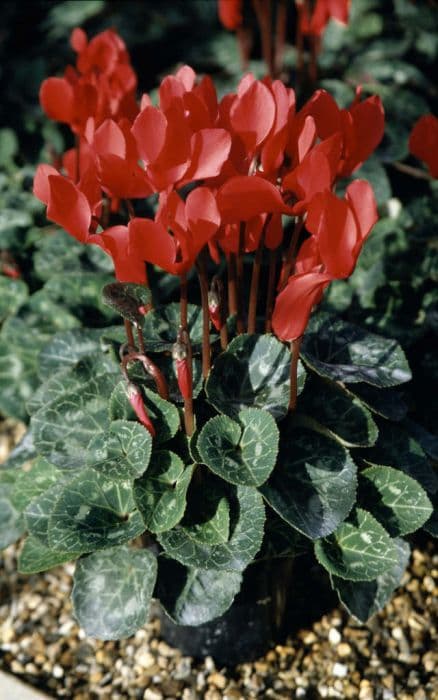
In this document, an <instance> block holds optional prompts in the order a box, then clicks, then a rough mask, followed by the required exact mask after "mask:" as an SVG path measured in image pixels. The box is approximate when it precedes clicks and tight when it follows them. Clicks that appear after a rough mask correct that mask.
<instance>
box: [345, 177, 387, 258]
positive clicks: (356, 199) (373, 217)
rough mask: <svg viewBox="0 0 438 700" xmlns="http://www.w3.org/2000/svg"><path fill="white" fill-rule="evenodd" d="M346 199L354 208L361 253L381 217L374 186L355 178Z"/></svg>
mask: <svg viewBox="0 0 438 700" xmlns="http://www.w3.org/2000/svg"><path fill="white" fill-rule="evenodd" d="M346 199H347V202H348V203H349V204H350V206H351V209H352V210H353V214H354V216H355V219H356V223H357V226H358V232H359V238H358V243H359V247H358V250H357V255H359V251H360V248H361V247H362V243H363V242H364V240H365V238H366V237H367V236H368V234H369V233H370V231H371V229H372V228H373V226H374V224H375V223H376V222H377V221H378V219H379V215H378V213H377V204H376V200H375V197H374V192H373V188H372V187H371V185H370V183H369V182H367V181H366V180H354V182H352V183H351V184H350V185H348V187H347V191H346Z"/></svg>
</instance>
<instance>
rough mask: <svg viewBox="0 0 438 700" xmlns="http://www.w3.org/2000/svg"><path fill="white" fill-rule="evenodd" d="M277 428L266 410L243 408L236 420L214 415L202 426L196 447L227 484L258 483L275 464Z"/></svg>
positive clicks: (205, 461)
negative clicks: (237, 420)
mask: <svg viewBox="0 0 438 700" xmlns="http://www.w3.org/2000/svg"><path fill="white" fill-rule="evenodd" d="M278 436H279V432H278V428H277V425H276V423H275V420H274V419H273V418H272V416H271V414H270V413H268V412H267V411H263V410H261V409H259V408H244V409H242V410H241V411H240V412H239V422H236V421H234V420H232V419H231V418H228V417H227V416H215V417H214V418H211V419H210V420H209V421H208V423H206V424H205V425H204V427H203V428H202V430H201V432H200V434H199V438H198V441H197V443H196V447H197V450H198V452H199V455H200V457H201V459H202V461H203V463H204V464H206V465H207V466H208V467H209V468H210V469H211V470H212V471H213V472H214V473H215V474H217V475H218V476H220V477H222V479H225V480H226V481H229V482H230V483H231V484H237V485H239V484H243V485H245V486H260V485H261V484H263V482H265V481H266V479H267V478H268V476H269V474H270V473H271V471H272V469H273V468H274V465H275V460H276V458H277V452H278Z"/></svg>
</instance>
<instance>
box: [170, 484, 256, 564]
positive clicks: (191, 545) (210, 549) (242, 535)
mask: <svg viewBox="0 0 438 700" xmlns="http://www.w3.org/2000/svg"><path fill="white" fill-rule="evenodd" d="M230 495H231V496H233V498H231V497H230V506H231V507H232V520H233V528H232V533H231V536H230V538H229V540H228V541H227V542H226V543H224V544H216V545H213V546H208V545H206V544H202V543H200V542H199V541H198V540H196V539H195V538H194V537H193V536H192V535H191V534H190V533H189V532H188V530H187V529H186V528H184V527H183V526H182V525H177V526H176V527H175V528H174V529H173V530H169V531H168V532H164V533H161V534H160V535H159V536H158V540H159V542H160V544H161V545H162V547H163V548H164V550H165V552H166V553H167V554H168V555H169V557H171V558H172V559H176V560H177V561H179V562H181V563H182V564H185V565H186V566H190V567H194V568H199V569H226V570H230V571H243V569H245V567H246V566H247V565H248V564H249V562H250V561H252V559H253V558H254V557H255V555H256V554H257V552H258V550H259V549H260V545H261V543H262V539H263V526H264V522H265V511H264V507H263V500H262V497H261V496H260V494H259V493H258V492H257V491H256V489H254V488H252V487H251V486H238V487H236V489H235V492H234V493H232V492H230Z"/></svg>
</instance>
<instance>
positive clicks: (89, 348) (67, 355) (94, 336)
mask: <svg viewBox="0 0 438 700" xmlns="http://www.w3.org/2000/svg"><path fill="white" fill-rule="evenodd" d="M101 335H102V330H101V329H100V328H74V329H72V330H70V331H62V332H61V333H56V335H54V336H53V338H52V340H51V341H50V343H48V345H46V347H45V348H44V350H42V352H41V353H40V358H39V374H40V377H41V379H42V380H44V379H46V377H48V376H49V375H51V374H54V373H55V372H59V371H60V370H63V369H68V368H70V367H72V366H73V365H75V364H76V363H77V362H78V361H79V360H81V359H82V358H83V357H86V356H87V355H90V356H92V355H96V354H99V355H100V354H101V345H100V337H101Z"/></svg>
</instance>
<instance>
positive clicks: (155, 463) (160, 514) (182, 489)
mask: <svg viewBox="0 0 438 700" xmlns="http://www.w3.org/2000/svg"><path fill="white" fill-rule="evenodd" d="M192 471H193V469H192V467H185V466H184V463H183V461H182V460H181V459H180V458H179V457H178V455H176V454H175V453H174V452H170V450H158V451H156V452H154V453H153V455H152V460H151V463H150V465H149V469H148V471H147V474H145V475H144V476H143V477H142V478H141V479H138V480H137V481H136V482H135V485H134V499H135V502H136V504H137V508H138V510H139V511H140V513H141V515H142V517H143V520H144V522H145V525H146V529H147V530H150V532H164V531H165V530H170V529H171V528H172V527H174V526H175V525H176V524H177V523H179V521H180V520H181V518H182V517H183V515H184V511H185V508H186V495H187V489H188V486H189V484H190V479H191V478H192Z"/></svg>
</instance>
